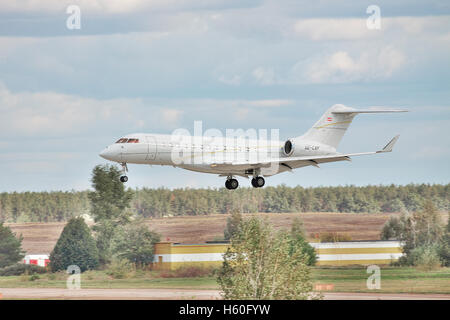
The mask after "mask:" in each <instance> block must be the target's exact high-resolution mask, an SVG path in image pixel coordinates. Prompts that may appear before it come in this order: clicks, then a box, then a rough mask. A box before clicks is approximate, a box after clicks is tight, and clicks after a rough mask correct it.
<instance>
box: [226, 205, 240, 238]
mask: <svg viewBox="0 0 450 320" xmlns="http://www.w3.org/2000/svg"><path fill="white" fill-rule="evenodd" d="M241 223H242V214H241V213H240V212H239V211H238V210H234V211H233V212H232V213H231V217H228V218H227V226H226V228H225V230H224V231H223V236H224V239H225V240H230V239H231V238H232V237H233V235H234V234H235V233H236V232H237V231H238V230H239V226H240V225H241Z"/></svg>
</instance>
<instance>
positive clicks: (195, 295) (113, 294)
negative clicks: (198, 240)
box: [0, 288, 450, 300]
mask: <svg viewBox="0 0 450 320" xmlns="http://www.w3.org/2000/svg"><path fill="white" fill-rule="evenodd" d="M0 294H1V295H2V299H47V300H48V299H50V300H52V299H55V300H66V299H67V300H95V299H101V300H217V299H221V298H222V297H221V295H220V293H219V291H218V290H196V289H193V290H190V289H79V290H69V289H59V288H0ZM324 299H325V300H450V294H409V293H343V292H327V293H324Z"/></svg>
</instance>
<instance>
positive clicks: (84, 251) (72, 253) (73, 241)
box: [50, 218, 99, 272]
mask: <svg viewBox="0 0 450 320" xmlns="http://www.w3.org/2000/svg"><path fill="white" fill-rule="evenodd" d="M98 264H99V263H98V250H97V247H96V245H95V240H94V238H93V237H92V235H91V230H90V229H89V227H88V226H87V224H86V223H85V222H84V219H83V218H72V219H70V220H69V222H68V223H67V224H66V226H65V227H64V229H63V231H62V233H61V235H60V237H59V239H58V242H57V243H56V245H55V247H54V248H53V251H52V252H51V254H50V268H51V270H52V271H58V270H66V269H67V267H68V266H70V265H77V266H78V267H79V268H80V270H81V271H82V272H83V271H86V270H89V269H95V268H97V267H98Z"/></svg>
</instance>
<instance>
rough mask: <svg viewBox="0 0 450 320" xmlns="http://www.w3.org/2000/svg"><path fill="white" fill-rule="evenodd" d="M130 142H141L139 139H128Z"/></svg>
mask: <svg viewBox="0 0 450 320" xmlns="http://www.w3.org/2000/svg"><path fill="white" fill-rule="evenodd" d="M128 143H139V139H134V138H133V139H128Z"/></svg>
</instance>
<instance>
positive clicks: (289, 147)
mask: <svg viewBox="0 0 450 320" xmlns="http://www.w3.org/2000/svg"><path fill="white" fill-rule="evenodd" d="M294 149H295V145H294V142H293V141H292V140H290V139H289V140H287V141H286V142H285V143H284V145H283V153H284V155H285V156H288V157H289V156H290V155H291V154H292V153H293V152H294Z"/></svg>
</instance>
